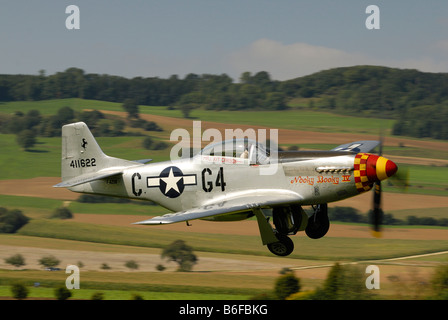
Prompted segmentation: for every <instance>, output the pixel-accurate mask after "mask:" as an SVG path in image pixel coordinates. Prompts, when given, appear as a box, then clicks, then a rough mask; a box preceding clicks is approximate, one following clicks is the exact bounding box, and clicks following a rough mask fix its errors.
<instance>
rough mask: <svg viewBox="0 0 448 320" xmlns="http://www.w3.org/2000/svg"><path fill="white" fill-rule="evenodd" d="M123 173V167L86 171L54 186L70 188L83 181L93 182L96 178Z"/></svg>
mask: <svg viewBox="0 0 448 320" xmlns="http://www.w3.org/2000/svg"><path fill="white" fill-rule="evenodd" d="M122 173H123V168H118V169H108V170H104V171H98V172H91V173H85V174H82V175H79V176H76V177H74V178H72V179H69V180H66V181H63V182H61V183H58V184H56V185H54V186H53V187H54V188H69V187H74V186H77V185H80V184H83V183H87V182H92V181H95V180H101V179H104V178H108V177H112V176H116V175H119V174H122Z"/></svg>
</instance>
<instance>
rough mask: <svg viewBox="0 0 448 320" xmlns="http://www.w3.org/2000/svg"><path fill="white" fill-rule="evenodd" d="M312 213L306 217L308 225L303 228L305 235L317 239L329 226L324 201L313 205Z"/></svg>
mask: <svg viewBox="0 0 448 320" xmlns="http://www.w3.org/2000/svg"><path fill="white" fill-rule="evenodd" d="M313 209H314V213H313V215H312V216H311V217H309V219H308V225H307V226H306V228H305V233H306V235H307V236H308V237H309V238H311V239H319V238H322V237H323V236H324V235H326V234H327V232H328V229H329V228H330V220H329V219H328V205H327V204H326V203H324V204H319V205H316V206H313Z"/></svg>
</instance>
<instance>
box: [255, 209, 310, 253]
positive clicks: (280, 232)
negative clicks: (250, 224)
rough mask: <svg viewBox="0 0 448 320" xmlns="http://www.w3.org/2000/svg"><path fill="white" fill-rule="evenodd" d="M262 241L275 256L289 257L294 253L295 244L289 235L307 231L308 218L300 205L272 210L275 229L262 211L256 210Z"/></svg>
mask: <svg viewBox="0 0 448 320" xmlns="http://www.w3.org/2000/svg"><path fill="white" fill-rule="evenodd" d="M254 214H255V215H256V217H257V221H258V227H259V229H260V235H261V239H262V241H263V244H264V245H267V247H268V249H269V250H270V251H271V252H272V253H273V254H275V255H278V256H287V255H289V254H291V253H292V252H293V251H294V243H293V242H292V240H291V239H290V238H289V237H288V235H294V234H296V233H297V231H302V230H304V229H305V227H306V225H307V221H308V216H307V215H306V213H305V212H304V211H303V210H302V208H301V207H300V206H298V205H295V206H288V207H276V208H274V209H273V210H272V215H273V222H274V225H275V229H274V228H272V226H271V224H270V223H269V218H266V216H265V215H264V214H263V212H262V211H261V209H255V210H254Z"/></svg>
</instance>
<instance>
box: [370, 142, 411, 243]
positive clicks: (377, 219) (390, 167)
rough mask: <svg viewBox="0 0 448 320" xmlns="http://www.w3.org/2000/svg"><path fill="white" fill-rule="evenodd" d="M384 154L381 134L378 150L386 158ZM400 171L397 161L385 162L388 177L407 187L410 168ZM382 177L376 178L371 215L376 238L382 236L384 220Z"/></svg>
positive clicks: (398, 184)
mask: <svg viewBox="0 0 448 320" xmlns="http://www.w3.org/2000/svg"><path fill="white" fill-rule="evenodd" d="M382 154H383V137H382V136H381V138H380V149H379V152H378V155H379V157H380V159H381V158H382V159H385V158H383V157H382ZM376 170H377V172H378V170H381V169H380V168H378V167H376ZM397 171H398V167H397V165H396V164H395V163H393V162H392V161H390V160H387V162H386V164H385V172H386V175H387V177H388V178H389V177H390V178H392V180H393V181H394V183H393V184H395V185H397V186H399V187H402V188H407V186H408V185H409V184H408V176H409V172H408V170H401V171H400V172H399V173H398V172H397ZM381 180H383V179H381V178H379V179H377V180H375V182H374V185H373V210H372V217H371V223H372V235H373V236H374V237H376V238H380V237H381V225H382V222H383V216H384V213H383V210H382V206H381V193H382V189H381Z"/></svg>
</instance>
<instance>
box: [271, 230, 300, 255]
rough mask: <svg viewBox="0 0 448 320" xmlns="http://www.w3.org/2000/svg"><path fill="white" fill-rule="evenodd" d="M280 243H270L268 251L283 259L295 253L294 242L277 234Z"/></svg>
mask: <svg viewBox="0 0 448 320" xmlns="http://www.w3.org/2000/svg"><path fill="white" fill-rule="evenodd" d="M276 236H277V239H278V242H274V243H269V244H268V249H269V251H271V252H272V253H273V254H275V255H277V256H281V257H285V256H288V255H290V254H291V252H293V251H294V242H292V240H291V239H290V238H289V237H287V236H284V235H281V234H277V235H276Z"/></svg>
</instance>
